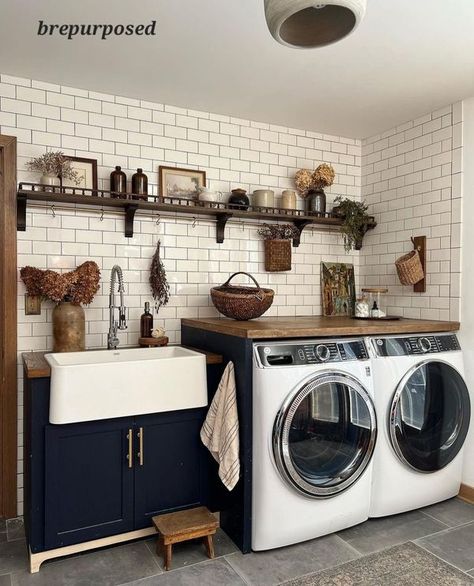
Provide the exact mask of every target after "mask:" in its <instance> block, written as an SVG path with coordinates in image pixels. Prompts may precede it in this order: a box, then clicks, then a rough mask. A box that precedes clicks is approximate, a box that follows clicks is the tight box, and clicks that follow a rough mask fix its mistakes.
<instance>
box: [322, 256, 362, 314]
mask: <svg viewBox="0 0 474 586" xmlns="http://www.w3.org/2000/svg"><path fill="white" fill-rule="evenodd" d="M321 296H322V306H323V315H325V316H347V317H352V316H353V315H354V304H355V280H354V266H353V265H352V264H348V263H340V262H322V263H321Z"/></svg>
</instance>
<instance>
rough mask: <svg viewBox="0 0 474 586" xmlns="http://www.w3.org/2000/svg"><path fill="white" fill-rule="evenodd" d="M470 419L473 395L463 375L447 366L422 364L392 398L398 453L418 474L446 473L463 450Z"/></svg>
mask: <svg viewBox="0 0 474 586" xmlns="http://www.w3.org/2000/svg"><path fill="white" fill-rule="evenodd" d="M470 417H471V405H470V400H469V391H468V389H467V387H466V384H465V382H464V380H463V378H462V376H461V375H460V374H459V372H458V371H457V370H456V369H455V368H453V367H452V366H451V365H449V364H447V363H445V362H441V361H429V360H427V361H426V362H422V363H420V364H418V365H417V366H415V367H414V368H413V369H412V370H410V371H409V372H408V373H407V375H406V376H405V377H404V379H403V380H402V381H401V383H400V385H399V386H398V388H397V390H396V391H395V394H394V396H393V400H392V405H391V408H390V420H389V431H390V440H391V442H392V446H393V449H394V450H395V453H396V454H397V456H398V457H399V459H400V460H401V461H402V462H404V463H405V464H407V465H408V466H410V467H411V468H414V469H415V470H417V471H419V472H427V473H428V472H435V471H436V470H441V469H442V468H444V467H445V466H447V465H448V464H449V463H450V462H451V461H452V460H453V459H454V458H455V457H456V456H457V454H458V453H459V450H460V449H461V448H462V446H463V444H464V440H465V439H466V435H467V432H468V429H469V420H470Z"/></svg>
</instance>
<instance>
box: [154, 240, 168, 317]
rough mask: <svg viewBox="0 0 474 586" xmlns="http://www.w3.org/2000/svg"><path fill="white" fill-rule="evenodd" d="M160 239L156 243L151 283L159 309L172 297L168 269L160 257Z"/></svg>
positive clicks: (157, 308) (156, 305) (156, 307)
mask: <svg viewBox="0 0 474 586" xmlns="http://www.w3.org/2000/svg"><path fill="white" fill-rule="evenodd" d="M160 244H161V243H160V241H159V240H158V244H157V245H156V251H155V254H154V255H153V258H152V259H151V267H150V285H151V292H152V294H153V299H154V300H155V309H156V311H158V310H159V309H160V307H161V306H163V305H166V304H167V303H168V301H169V299H170V286H169V283H168V279H167V278H166V270H165V267H164V265H163V262H162V260H161V258H160Z"/></svg>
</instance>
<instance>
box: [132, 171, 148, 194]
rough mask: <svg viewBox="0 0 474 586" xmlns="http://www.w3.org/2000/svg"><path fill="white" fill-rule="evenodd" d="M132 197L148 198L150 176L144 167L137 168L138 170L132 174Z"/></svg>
mask: <svg viewBox="0 0 474 586" xmlns="http://www.w3.org/2000/svg"><path fill="white" fill-rule="evenodd" d="M132 193H133V195H132V199H143V200H145V201H146V200H147V199H148V198H147V195H148V177H147V176H146V175H145V173H144V172H143V169H137V172H136V173H134V174H133V175H132Z"/></svg>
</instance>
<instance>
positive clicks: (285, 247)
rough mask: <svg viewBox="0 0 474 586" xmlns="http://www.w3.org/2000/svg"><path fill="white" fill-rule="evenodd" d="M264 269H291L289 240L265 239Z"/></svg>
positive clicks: (273, 270)
mask: <svg viewBox="0 0 474 586" xmlns="http://www.w3.org/2000/svg"><path fill="white" fill-rule="evenodd" d="M264 246H265V270H266V271H272V272H277V271H291V241H290V240H265V243H264Z"/></svg>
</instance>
